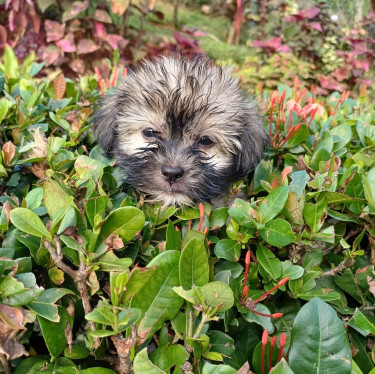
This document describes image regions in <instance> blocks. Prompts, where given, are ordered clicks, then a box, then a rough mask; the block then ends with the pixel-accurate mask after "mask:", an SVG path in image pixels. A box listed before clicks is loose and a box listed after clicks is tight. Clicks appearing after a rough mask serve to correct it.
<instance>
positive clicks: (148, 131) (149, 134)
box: [142, 128, 159, 138]
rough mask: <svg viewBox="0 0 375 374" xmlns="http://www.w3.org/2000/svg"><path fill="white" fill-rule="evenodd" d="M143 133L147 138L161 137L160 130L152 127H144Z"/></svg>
mask: <svg viewBox="0 0 375 374" xmlns="http://www.w3.org/2000/svg"><path fill="white" fill-rule="evenodd" d="M142 133H143V135H144V136H145V138H159V132H158V131H155V130H154V129H151V128H147V129H144V130H143V131H142Z"/></svg>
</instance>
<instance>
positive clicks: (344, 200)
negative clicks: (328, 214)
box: [319, 191, 366, 204]
mask: <svg viewBox="0 0 375 374" xmlns="http://www.w3.org/2000/svg"><path fill="white" fill-rule="evenodd" d="M323 199H325V200H326V202H327V204H363V203H366V200H365V199H358V198H355V197H351V196H348V195H345V194H343V193H339V192H331V191H322V192H321V193H320V194H319V201H320V200H323Z"/></svg>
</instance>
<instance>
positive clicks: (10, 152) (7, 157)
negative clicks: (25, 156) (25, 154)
mask: <svg viewBox="0 0 375 374" xmlns="http://www.w3.org/2000/svg"><path fill="white" fill-rule="evenodd" d="M3 153H4V164H5V166H10V163H11V161H12V160H13V157H14V155H15V154H16V147H15V146H14V144H13V143H12V142H11V141H9V142H6V143H5V144H4V145H3Z"/></svg>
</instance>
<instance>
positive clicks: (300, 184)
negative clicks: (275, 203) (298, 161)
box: [289, 170, 310, 199]
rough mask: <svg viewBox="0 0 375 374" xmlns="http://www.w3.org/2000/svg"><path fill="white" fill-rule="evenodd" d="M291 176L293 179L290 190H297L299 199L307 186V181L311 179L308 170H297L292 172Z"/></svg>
mask: <svg viewBox="0 0 375 374" xmlns="http://www.w3.org/2000/svg"><path fill="white" fill-rule="evenodd" d="M290 177H291V178H292V181H291V182H290V185H289V191H290V192H295V193H296V194H297V198H298V199H299V198H300V197H301V196H302V194H303V192H304V191H305V187H306V185H307V182H308V181H309V180H310V177H309V175H308V174H307V172H306V170H300V171H295V172H294V173H291V174H290Z"/></svg>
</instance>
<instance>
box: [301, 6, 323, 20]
mask: <svg viewBox="0 0 375 374" xmlns="http://www.w3.org/2000/svg"><path fill="white" fill-rule="evenodd" d="M319 13H320V8H319V7H314V8H311V9H306V10H303V11H301V12H298V15H299V16H300V17H303V19H311V18H314V17H315V16H317V15H318V14H319Z"/></svg>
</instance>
